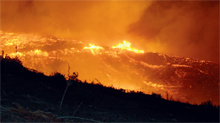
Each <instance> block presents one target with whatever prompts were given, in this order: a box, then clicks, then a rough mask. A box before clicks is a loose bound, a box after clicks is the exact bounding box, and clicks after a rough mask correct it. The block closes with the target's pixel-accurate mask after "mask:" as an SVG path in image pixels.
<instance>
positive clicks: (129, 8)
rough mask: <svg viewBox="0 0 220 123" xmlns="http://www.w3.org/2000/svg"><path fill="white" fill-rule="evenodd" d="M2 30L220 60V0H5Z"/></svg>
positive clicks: (2, 8) (2, 12) (2, 7)
mask: <svg viewBox="0 0 220 123" xmlns="http://www.w3.org/2000/svg"><path fill="white" fill-rule="evenodd" d="M1 30H2V31H8V32H22V33H34V34H40V35H46V36H56V37H64V38H71V39H74V40H80V41H83V42H84V43H98V44H100V45H107V46H112V45H116V44H117V43H119V42H121V41H123V40H128V41H129V42H131V43H132V46H134V47H136V48H139V49H143V50H145V51H154V52H160V53H167V54H174V55H179V56H185V57H192V58H199V59H204V60H212V61H218V60H219V59H218V58H219V2H218V1H217V2H214V1H211V2H208V1H196V2H192V1H178V2H174V1H171V2H169V1H115V0H112V1H30V0H27V1H1Z"/></svg>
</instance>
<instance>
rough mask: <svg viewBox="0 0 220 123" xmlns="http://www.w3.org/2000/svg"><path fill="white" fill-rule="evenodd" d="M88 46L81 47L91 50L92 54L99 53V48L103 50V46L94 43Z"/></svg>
mask: <svg viewBox="0 0 220 123" xmlns="http://www.w3.org/2000/svg"><path fill="white" fill-rule="evenodd" d="M89 46H90V47H84V48H83V49H89V50H91V52H92V54H94V55H95V54H100V52H99V50H103V47H100V46H95V45H94V44H89Z"/></svg>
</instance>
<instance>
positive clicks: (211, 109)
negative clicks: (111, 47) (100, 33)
mask: <svg viewBox="0 0 220 123" xmlns="http://www.w3.org/2000/svg"><path fill="white" fill-rule="evenodd" d="M79 75H80V73H79ZM73 76H74V77H75V79H74V80H72V81H71V82H72V85H70V86H69V87H68V89H67V92H66V94H65V97H64V100H63V103H62V107H61V110H59V107H60V103H61V99H62V97H63V94H64V91H65V89H66V86H67V81H66V79H65V77H64V76H63V75H62V74H60V73H57V72H56V73H53V74H52V75H50V76H46V75H44V74H43V73H40V72H37V71H36V70H31V69H28V68H25V67H23V65H22V62H21V61H20V60H19V59H17V58H15V59H11V58H10V57H6V58H3V59H1V122H40V121H45V122H51V121H52V122H64V121H65V122H66V121H72V122H73V121H74V122H88V121H94V122H165V121H166V122H181V121H184V122H218V121H219V107H215V106H213V105H212V102H210V101H207V102H204V103H202V104H201V105H191V104H189V103H181V102H176V101H172V100H165V99H163V98H161V95H159V94H155V93H153V94H152V95H147V94H143V93H142V92H134V91H130V92H129V93H125V90H123V89H120V90H116V89H114V88H113V87H106V86H103V85H101V83H97V82H98V81H97V82H93V83H88V82H86V81H81V80H79V79H78V76H77V74H74V73H73Z"/></svg>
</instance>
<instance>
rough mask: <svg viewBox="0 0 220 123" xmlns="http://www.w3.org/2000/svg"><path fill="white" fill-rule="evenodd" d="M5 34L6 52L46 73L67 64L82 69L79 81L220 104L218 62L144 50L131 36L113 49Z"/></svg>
mask: <svg viewBox="0 0 220 123" xmlns="http://www.w3.org/2000/svg"><path fill="white" fill-rule="evenodd" d="M1 39H2V40H1V42H2V43H1V48H2V50H4V52H5V54H7V55H8V56H10V57H16V56H17V57H18V58H19V59H20V60H21V61H22V64H23V65H24V66H25V67H28V68H31V69H35V70H37V71H40V72H43V73H44V74H46V75H50V74H51V73H52V72H55V71H57V72H60V73H62V74H64V75H68V71H67V69H68V64H69V65H70V68H71V69H70V72H78V73H79V79H81V80H87V81H90V82H91V81H95V82H96V80H98V81H99V82H101V83H102V84H104V85H106V86H113V87H115V88H123V89H128V90H135V91H143V92H144V93H148V94H151V93H152V92H154V93H159V94H161V95H162V97H163V98H167V97H166V95H167V93H169V95H170V96H172V98H173V99H176V100H180V101H184V102H185V101H188V102H190V103H200V102H204V101H206V100H209V99H211V100H212V101H213V103H214V104H218V103H219V102H218V87H219V77H218V68H219V66H218V64H216V63H214V62H211V61H204V60H198V59H191V58H183V57H177V56H171V55H165V54H159V53H153V52H144V51H143V50H138V49H135V48H132V47H131V43H129V42H127V41H123V44H122V43H119V44H118V45H116V46H112V47H111V48H110V47H109V48H106V47H101V46H98V45H94V44H89V46H90V47H87V46H84V44H83V43H81V42H79V41H75V40H69V39H64V38H55V37H53V38H52V37H43V36H37V35H32V34H17V33H6V32H2V31H1ZM15 41H16V42H17V44H16V42H15ZM15 47H17V52H16V49H15ZM53 47H55V48H53ZM88 51H89V52H88ZM128 90H127V91H128ZM191 95H194V98H193V97H192V96H191Z"/></svg>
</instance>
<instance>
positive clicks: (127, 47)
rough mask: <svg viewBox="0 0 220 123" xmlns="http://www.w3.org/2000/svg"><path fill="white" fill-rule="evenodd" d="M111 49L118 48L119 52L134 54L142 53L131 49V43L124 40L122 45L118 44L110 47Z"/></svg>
mask: <svg viewBox="0 0 220 123" xmlns="http://www.w3.org/2000/svg"><path fill="white" fill-rule="evenodd" d="M112 48H119V49H121V50H128V51H133V52H135V53H144V51H143V50H138V49H135V48H131V43H130V42H128V41H125V40H124V41H123V44H121V43H119V44H118V45H117V46H112Z"/></svg>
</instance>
